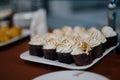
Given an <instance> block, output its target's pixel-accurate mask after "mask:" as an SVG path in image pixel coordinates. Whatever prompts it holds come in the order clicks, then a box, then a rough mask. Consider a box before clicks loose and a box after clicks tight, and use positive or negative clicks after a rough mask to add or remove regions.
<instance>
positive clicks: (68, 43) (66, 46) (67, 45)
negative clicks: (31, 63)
mask: <svg viewBox="0 0 120 80" xmlns="http://www.w3.org/2000/svg"><path fill="white" fill-rule="evenodd" d="M73 45H74V41H72V40H68V39H64V40H62V41H61V44H59V45H58V46H57V49H56V52H60V53H70V52H71V51H72V46H73Z"/></svg>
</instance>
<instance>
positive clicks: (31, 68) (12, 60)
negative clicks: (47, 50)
mask: <svg viewBox="0 0 120 80" xmlns="http://www.w3.org/2000/svg"><path fill="white" fill-rule="evenodd" d="M28 41H29V37H27V38H25V39H23V40H20V41H17V42H15V43H13V44H10V45H8V46H5V47H1V48H0V80H31V79H33V78H35V77H37V76H39V75H43V74H46V73H49V72H54V71H60V70H68V69H65V68H61V67H56V66H50V65H45V64H40V63H34V62H29V61H24V60H22V59H20V54H21V53H23V52H24V51H26V50H28ZM86 71H90V72H95V73H98V74H101V75H104V76H106V77H108V78H110V79H111V80H118V79H119V78H120V55H117V54H115V53H113V52H111V53H109V54H108V55H107V56H105V57H104V58H103V59H101V60H100V61H99V62H98V63H97V64H95V65H94V66H92V67H91V68H89V69H87V70H86Z"/></svg>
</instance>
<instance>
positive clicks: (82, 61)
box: [72, 52, 93, 66]
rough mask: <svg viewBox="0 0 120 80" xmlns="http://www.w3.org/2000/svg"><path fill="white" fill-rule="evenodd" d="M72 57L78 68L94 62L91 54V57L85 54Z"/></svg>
mask: <svg viewBox="0 0 120 80" xmlns="http://www.w3.org/2000/svg"><path fill="white" fill-rule="evenodd" d="M72 57H73V59H74V61H75V64H76V65H77V66H84V65H88V64H90V63H92V61H93V60H92V54H91V52H90V54H89V55H87V54H86V53H83V54H79V55H72Z"/></svg>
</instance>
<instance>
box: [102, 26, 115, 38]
mask: <svg viewBox="0 0 120 80" xmlns="http://www.w3.org/2000/svg"><path fill="white" fill-rule="evenodd" d="M102 33H103V34H104V35H105V37H113V36H116V35H117V33H116V32H115V31H114V30H113V29H112V28H111V27H110V26H104V27H103V28H102Z"/></svg>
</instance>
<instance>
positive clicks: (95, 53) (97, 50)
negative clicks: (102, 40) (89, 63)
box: [92, 44, 104, 60]
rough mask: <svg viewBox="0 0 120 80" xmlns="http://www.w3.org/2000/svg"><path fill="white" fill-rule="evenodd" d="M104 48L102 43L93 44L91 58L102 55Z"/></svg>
mask: <svg viewBox="0 0 120 80" xmlns="http://www.w3.org/2000/svg"><path fill="white" fill-rule="evenodd" d="M103 53H104V49H103V44H100V45H98V46H95V47H93V48H92V58H93V60H94V59H96V58H99V57H101V56H102V55H103Z"/></svg>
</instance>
